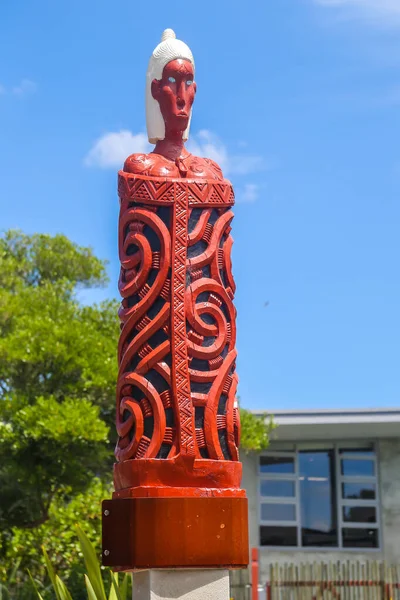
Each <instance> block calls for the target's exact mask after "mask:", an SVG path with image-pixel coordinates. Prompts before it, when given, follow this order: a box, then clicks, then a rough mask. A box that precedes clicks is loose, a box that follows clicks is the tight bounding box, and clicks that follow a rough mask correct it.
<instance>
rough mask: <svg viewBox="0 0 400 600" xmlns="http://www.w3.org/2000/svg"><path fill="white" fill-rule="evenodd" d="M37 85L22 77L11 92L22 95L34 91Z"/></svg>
mask: <svg viewBox="0 0 400 600" xmlns="http://www.w3.org/2000/svg"><path fill="white" fill-rule="evenodd" d="M36 89H37V85H36V83H35V82H34V81H32V80H31V79H22V80H21V82H20V83H19V84H18V85H16V86H14V87H13V88H12V90H11V91H12V93H13V94H15V95H16V96H24V95H25V94H32V93H33V92H36Z"/></svg>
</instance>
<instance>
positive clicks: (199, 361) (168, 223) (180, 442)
mask: <svg viewBox="0 0 400 600" xmlns="http://www.w3.org/2000/svg"><path fill="white" fill-rule="evenodd" d="M146 92H147V128H148V133H149V140H150V142H153V143H155V148H154V150H153V152H151V153H149V154H133V155H131V156H129V157H128V158H127V160H126V161H125V165H124V169H123V171H120V173H119V196H120V203H121V204H120V206H121V209H120V221H119V253H120V260H121V275H120V281H119V289H120V293H121V296H122V298H123V300H122V305H121V309H120V320H121V336H120V341H119V347H118V359H119V376H118V384H117V431H118V436H119V439H118V443H117V447H116V458H117V461H118V462H117V463H116V465H115V468H114V483H115V490H116V491H115V494H114V498H115V499H123V498H124V499H127V498H131V499H136V500H138V499H140V498H142V499H144V498H145V499H154V498H156V499H157V498H158V499H159V500H160V499H161V498H163V499H165V500H166V499H170V500H169V501H168V502H169V504H168V506H169V508H168V510H171V511H173V510H175V508H173V507H177V506H178V504H177V501H178V500H177V499H189V498H191V499H194V498H199V499H203V500H204V501H207V500H208V501H209V500H210V499H211V500H212V499H216V498H222V499H225V504H223V505H222V504H221V509H220V510H221V511H222V513H221V514H223V513H226V514H228V513H229V514H231V518H232V523H233V521H234V520H235V519H236V520H238V521H240V523H239V522H238V523H237V527H238V532H236V534H235V535H236V538H235V539H236V540H237V539H239V538H240V544H239V546H240V548H239V547H238V542H237V541H236V549H234V553H233V554H232V551H231V550H232V549H230V550H229V552H231V554H230V556H231V559H228V560H226V561H225V563H224V564H225V565H227V566H229V565H230V566H243V564H245V562H246V553H247V546H246V544H247V538H246V536H247V522H246V519H247V513H246V511H247V505H246V500H245V493H244V491H243V490H241V489H240V479H241V464H240V463H239V462H238V446H239V438H240V423H239V411H238V408H237V403H236V388H237V375H236V372H235V361H236V349H235V340H236V325H235V318H236V313H235V308H234V305H233V297H234V292H235V283H234V280H233V277H232V271H231V259H230V253H231V248H232V238H231V235H230V231H231V221H232V218H233V213H232V210H231V208H232V205H233V203H234V193H233V190H232V186H231V184H230V183H229V181H227V180H225V179H224V178H223V175H222V172H221V169H220V168H219V166H218V165H217V164H216V163H215V162H213V161H212V160H210V159H207V158H199V157H195V156H193V155H192V154H190V153H189V152H188V151H187V150H186V148H185V146H184V142H185V140H186V139H187V137H188V133H189V127H190V119H191V110H192V104H193V101H194V98H195V94H196V83H195V81H194V61H193V56H192V54H191V52H190V50H189V48H188V47H187V46H186V44H184V43H183V42H181V41H179V40H176V39H175V34H174V33H173V32H172V31H171V30H166V32H164V34H163V39H162V42H161V43H160V44H159V45H158V46H157V48H156V49H155V51H154V53H153V55H152V57H151V59H150V64H149V68H148V74H147V89H146ZM172 499H175V500H176V501H175V503H173V502H172ZM235 501H237V502H236V504H235ZM110 502H114V501H110ZM238 502H239V503H238ZM136 505H138V502H136ZM124 506H127V505H126V504H125V505H124ZM141 506H142V505H141ZM143 506H144V505H143ZM148 506H150V504H149V503H147V504H146V507H148ZM157 506H158V507H160V504H158V505H157ZM185 506H186V504H185ZM187 506H188V507H189V508H187V510H188V515H189V516H188V519H189V521H190V519H192V520H193V519H195V516H194V512H196V513H199V512H201V511H202V510H205V511H207V510H213V507H216V506H217V505H216V504H213V505H212V506H209V504H207V507H208V508H206V504H205V503H204V502H203V503H202V504H200V505H197V504H196V506H195V505H194V504H193V503H192V504H189V505H187ZM199 506H200V508H199ZM191 507H193V510H192V508H191ZM203 507H204V508H203ZM135 510H136V509H135ZM146 510H147V509H146ZM177 510H178V509H177ZM179 510H182V509H179ZM185 510H186V509H185ZM218 510H219V509H217V512H218ZM191 511H192V512H193V511H194V512H193V515H192V516H190V515H191ZM178 512H179V511H178ZM135 514H136V513H135ZM151 515H152V516H151V517H149V518H155V517H154V515H153V513H151ZM198 517H199V514H197V518H198ZM227 518H228V517H227ZM228 520H229V518H228ZM245 522H246V523H245ZM190 523H191V525H193V522H192V521H190ZM191 525H190V526H191ZM188 526H189V525H188ZM193 526H194V525H193ZM224 535H225V537H224V540H225V542H224V544H225V545H224V547H225V553H226V552H227V550H226V548H227V547H228V546H230V545H232V543H233V542H232V539H233V538H232V535H233V533H232V534H228V533H224ZM229 535H230V536H231V537H229ZM238 536H239V537H238ZM161 537H162V536H161ZM220 537H221V536H220V535H219V536H218V538H220ZM233 537H235V536H233ZM243 540H244V541H243ZM159 543H160V544H162V541H160V539H159ZM210 543H212V540H208V541H206V540H205V541H204V548H206V545H207V544H210ZM233 544H234V543H233ZM234 545H235V544H234ZM169 551H171V552H172V553H173V551H172V550H171V548H170V547H169ZM208 552H209V551H208ZM235 552H236V554H235ZM206 554H207V552H206ZM150 555H151V552H150ZM178 555H179V556H178ZM178 555H177V557H176V559H173V558H171V559H170V560H171V561H172V563H173V566H182V564H181V563H182V560H184V557H182V556H181V555H180V554H179V552H178ZM113 560H114V559H113ZM165 560H167V561H168V559H165ZM199 560H200V561H202V563H203V564H200V565H198V566H210V565H211V564H214V562H215V561H216V558H215V557H213V558H210V557H209V558H204V557H202V558H199ZM149 561H150V562H151V561H153V564H148V566H167V565H165V564H164V563H162V564H160V563H159V562H157V560H156V559H155V558H154V560H153V559H152V558H151V557H150V558H149ZM176 561H178V562H179V563H180V564H179V565H177V564H175V562H176ZM204 561H206V564H205V563H204ZM213 561H214V562H213ZM219 562H221V563H223V560H222V559H220V560H219ZM133 563H135V564H132V565H131V566H132V567H135V568H139V567H141V566H143V564H142V563H143V559H140V558H139V557H138V556H137V557H136V558H135V559H133ZM107 564H112V565H114V566H118V565H119V566H120V567H121V568H122V567H123V565H124V564H125V563H123V564H122V565H121V562H119V563H118V561H117V562H115V560H114V562H113V561H111V562H109V563H107ZM168 564H169V563H168ZM170 566H172V565H170ZM195 566H197V565H195Z"/></svg>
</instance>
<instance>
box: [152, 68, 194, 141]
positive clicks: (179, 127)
mask: <svg viewBox="0 0 400 600" xmlns="http://www.w3.org/2000/svg"><path fill="white" fill-rule="evenodd" d="M193 77H194V72H193V65H192V63H191V62H190V61H188V60H183V59H180V58H178V59H176V60H172V61H171V62H169V63H168V64H167V65H165V67H164V70H163V74H162V78H161V79H160V80H158V79H154V80H153V81H152V84H151V93H152V95H153V98H154V99H155V100H157V102H158V103H159V105H160V110H161V114H162V116H163V119H164V123H165V129H166V131H176V132H183V131H185V129H186V128H187V126H188V123H189V118H190V111H191V110H192V104H193V100H194V97H195V94H196V84H195V82H194V81H193Z"/></svg>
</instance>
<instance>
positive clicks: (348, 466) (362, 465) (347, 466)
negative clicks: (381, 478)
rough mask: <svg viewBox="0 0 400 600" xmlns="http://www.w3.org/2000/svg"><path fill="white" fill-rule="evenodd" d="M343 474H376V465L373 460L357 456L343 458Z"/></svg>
mask: <svg viewBox="0 0 400 600" xmlns="http://www.w3.org/2000/svg"><path fill="white" fill-rule="evenodd" d="M340 462H341V464H342V475H347V476H352V475H357V476H368V477H370V476H374V475H375V465H374V462H373V461H372V460H357V459H356V458H354V459H353V458H342V460H341V461H340Z"/></svg>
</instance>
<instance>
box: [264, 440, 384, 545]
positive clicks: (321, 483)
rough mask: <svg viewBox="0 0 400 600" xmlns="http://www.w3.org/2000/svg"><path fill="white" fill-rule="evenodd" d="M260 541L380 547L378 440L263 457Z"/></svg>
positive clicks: (283, 451)
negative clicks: (356, 445)
mask: <svg viewBox="0 0 400 600" xmlns="http://www.w3.org/2000/svg"><path fill="white" fill-rule="evenodd" d="M259 495H260V545H261V546H287V547H301V548H313V547H314V548H346V549H347V548H379V545H380V540H379V510H378V509H379V506H378V491H377V465H376V456H375V451H374V448H373V446H372V445H368V444H366V445H362V446H360V447H346V446H345V445H343V446H340V445H339V444H337V445H331V446H329V445H327V446H323V445H318V444H315V445H314V446H310V447H307V446H305V445H303V444H299V445H297V447H292V449H290V450H281V451H272V452H268V453H266V454H263V455H261V456H260V466H259Z"/></svg>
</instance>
